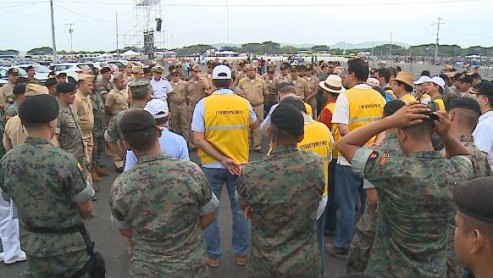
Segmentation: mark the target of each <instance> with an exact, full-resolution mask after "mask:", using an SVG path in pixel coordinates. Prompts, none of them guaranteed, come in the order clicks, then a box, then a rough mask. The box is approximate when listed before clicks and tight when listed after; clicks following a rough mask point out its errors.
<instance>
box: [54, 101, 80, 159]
mask: <svg viewBox="0 0 493 278" xmlns="http://www.w3.org/2000/svg"><path fill="white" fill-rule="evenodd" d="M59 105H60V114H59V115H58V119H57V123H56V125H57V129H56V134H59V137H58V141H59V143H60V148H61V149H62V150H64V151H66V152H69V153H71V154H73V155H74V156H75V158H76V159H77V161H79V163H80V165H81V166H83V167H87V165H86V157H85V151H84V141H83V140H82V133H81V131H80V127H79V125H80V124H79V118H78V117H77V114H76V113H75V111H73V108H72V107H71V106H70V105H65V104H62V103H59Z"/></svg>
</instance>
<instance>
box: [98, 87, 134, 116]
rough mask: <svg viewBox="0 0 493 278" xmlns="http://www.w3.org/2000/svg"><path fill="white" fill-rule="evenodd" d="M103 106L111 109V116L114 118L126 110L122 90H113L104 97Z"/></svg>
mask: <svg viewBox="0 0 493 278" xmlns="http://www.w3.org/2000/svg"><path fill="white" fill-rule="evenodd" d="M104 105H105V106H108V107H110V108H111V115H113V116H115V115H116V114H118V113H120V112H121V111H124V110H127V109H128V98H127V96H126V94H125V93H124V91H123V90H121V91H120V90H118V89H117V88H113V90H111V91H110V93H109V94H108V96H107V97H106V101H105V103H104Z"/></svg>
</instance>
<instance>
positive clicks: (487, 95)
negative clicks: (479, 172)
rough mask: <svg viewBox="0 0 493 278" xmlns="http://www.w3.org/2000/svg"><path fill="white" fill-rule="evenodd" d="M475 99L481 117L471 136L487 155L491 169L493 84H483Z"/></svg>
mask: <svg viewBox="0 0 493 278" xmlns="http://www.w3.org/2000/svg"><path fill="white" fill-rule="evenodd" d="M476 98H477V100H478V102H479V106H480V107H481V113H483V115H481V117H479V123H478V126H477V127H476V129H475V130H474V132H473V133H472V136H473V137H474V143H476V145H477V146H478V148H479V149H480V150H481V151H482V152H484V153H486V154H487V155H488V162H489V164H490V167H491V168H492V169H493V83H491V82H487V83H484V84H483V85H482V86H481V88H480V89H479V93H478V94H477V95H476Z"/></svg>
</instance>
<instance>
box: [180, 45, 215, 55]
mask: <svg viewBox="0 0 493 278" xmlns="http://www.w3.org/2000/svg"><path fill="white" fill-rule="evenodd" d="M209 49H214V47H212V46H211V45H208V44H195V45H190V46H185V47H182V48H178V49H176V53H178V54H179V55H197V54H203V53H205V52H206V51H207V50H209Z"/></svg>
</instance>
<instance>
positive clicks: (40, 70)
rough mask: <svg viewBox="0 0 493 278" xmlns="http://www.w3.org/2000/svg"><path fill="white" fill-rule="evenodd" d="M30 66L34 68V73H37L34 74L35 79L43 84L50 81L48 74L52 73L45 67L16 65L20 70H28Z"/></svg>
mask: <svg viewBox="0 0 493 278" xmlns="http://www.w3.org/2000/svg"><path fill="white" fill-rule="evenodd" d="M28 66H33V67H34V71H35V72H36V74H34V78H36V79H38V80H40V81H41V82H44V81H46V79H48V74H49V73H50V70H49V69H48V68H47V67H45V66H42V65H36V64H33V65H28V64H24V65H16V66H14V67H15V68H18V69H19V68H21V69H23V70H26V68H27V67H28Z"/></svg>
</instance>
